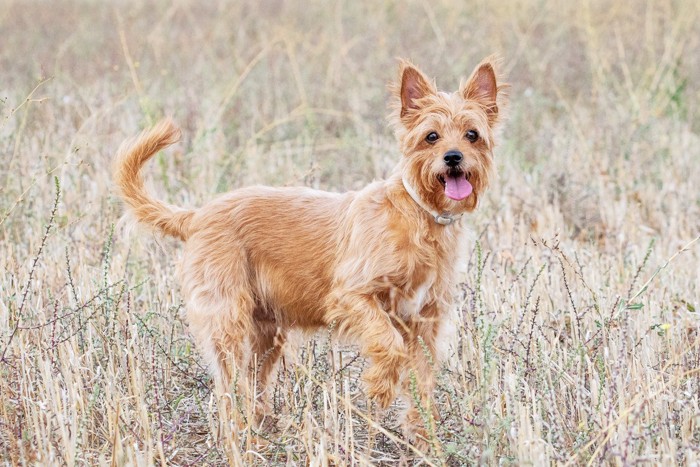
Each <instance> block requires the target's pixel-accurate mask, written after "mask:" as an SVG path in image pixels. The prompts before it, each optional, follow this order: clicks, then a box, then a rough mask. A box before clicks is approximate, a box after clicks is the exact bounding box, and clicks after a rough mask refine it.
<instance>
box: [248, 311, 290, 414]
mask: <svg viewBox="0 0 700 467" xmlns="http://www.w3.org/2000/svg"><path fill="white" fill-rule="evenodd" d="M286 341H287V332H286V331H285V330H283V328H281V327H280V326H278V325H277V323H276V322H274V321H258V320H256V321H255V323H254V330H253V335H252V342H251V344H252V351H253V352H252V355H251V360H250V366H251V370H253V371H254V372H255V381H256V385H257V388H256V406H255V412H256V416H257V417H258V418H262V417H264V416H266V415H269V414H270V412H271V410H270V409H271V407H270V401H271V388H270V387H269V386H270V377H271V376H272V375H273V374H274V370H275V368H276V366H277V361H278V360H279V358H280V356H281V355H282V351H283V348H284V344H285V342H286Z"/></svg>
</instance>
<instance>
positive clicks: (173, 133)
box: [114, 119, 194, 240]
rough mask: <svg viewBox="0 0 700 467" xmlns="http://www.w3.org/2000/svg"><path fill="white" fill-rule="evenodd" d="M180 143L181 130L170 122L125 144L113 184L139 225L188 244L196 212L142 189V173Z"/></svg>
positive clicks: (117, 164) (162, 122) (119, 153)
mask: <svg viewBox="0 0 700 467" xmlns="http://www.w3.org/2000/svg"><path fill="white" fill-rule="evenodd" d="M179 139H180V129H179V128H178V127H176V126H175V124H174V123H173V122H172V120H170V119H166V120H162V121H161V122H159V123H158V124H157V125H156V126H154V127H153V128H151V129H149V130H145V131H144V132H143V133H141V134H140V135H139V136H138V137H137V138H136V139H135V140H129V141H125V142H124V143H123V144H122V146H121V147H120V148H119V151H118V153H117V157H116V160H115V164H114V181H115V183H116V184H117V187H119V191H120V192H121V196H122V199H124V201H125V202H126V204H128V205H129V207H130V208H131V212H132V213H133V214H134V216H135V217H136V219H137V220H138V221H139V222H142V223H144V224H147V225H149V226H151V227H155V228H156V229H158V230H160V231H161V232H163V233H165V234H167V235H172V236H173V237H177V238H179V239H181V240H187V238H188V237H189V235H190V224H191V221H192V216H193V215H194V211H191V210H185V209H182V208H178V207H175V206H170V205H167V204H165V203H163V202H161V201H158V200H156V199H153V198H152V197H151V196H150V194H149V193H148V191H147V190H146V188H145V187H144V185H143V179H142V178H141V175H140V174H139V171H140V170H141V168H142V167H143V165H144V164H145V163H146V161H148V159H150V158H151V157H152V156H153V155H154V154H155V153H157V152H158V151H160V150H161V149H164V148H166V147H168V146H170V145H171V144H174V143H176V142H177V141H178V140H179Z"/></svg>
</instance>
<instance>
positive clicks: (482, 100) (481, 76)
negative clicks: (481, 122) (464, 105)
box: [461, 58, 498, 125]
mask: <svg viewBox="0 0 700 467" xmlns="http://www.w3.org/2000/svg"><path fill="white" fill-rule="evenodd" d="M461 93H462V96H463V97H464V99H466V100H470V101H476V102H478V103H479V104H480V105H481V106H482V107H483V108H484V110H485V111H486V115H487V116H488V119H489V124H491V125H493V123H495V122H496V120H497V119H498V104H497V102H496V96H497V94H498V83H496V71H495V70H494V64H493V61H492V59H490V58H487V59H486V60H484V61H483V62H481V63H480V64H479V65H477V67H476V68H475V69H474V72H472V75H471V76H470V77H469V80H467V82H466V84H464V85H462V88H461Z"/></svg>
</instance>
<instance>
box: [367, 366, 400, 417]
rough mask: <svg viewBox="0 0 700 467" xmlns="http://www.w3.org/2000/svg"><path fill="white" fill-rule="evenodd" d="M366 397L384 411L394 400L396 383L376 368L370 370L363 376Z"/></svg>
mask: <svg viewBox="0 0 700 467" xmlns="http://www.w3.org/2000/svg"><path fill="white" fill-rule="evenodd" d="M364 381H365V384H366V385H367V397H369V398H370V399H372V400H374V401H375V402H376V403H377V405H378V406H379V408H381V409H386V408H387V407H389V406H390V405H391V403H392V402H394V399H396V382H395V381H393V380H392V378H391V377H390V376H389V375H387V374H386V373H385V372H383V371H378V370H377V368H376V367H372V368H370V369H369V370H368V371H367V373H366V374H365V376H364Z"/></svg>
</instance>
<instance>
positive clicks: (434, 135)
mask: <svg viewBox="0 0 700 467" xmlns="http://www.w3.org/2000/svg"><path fill="white" fill-rule="evenodd" d="M438 139H440V135H438V134H437V133H435V132H434V131H431V132H430V133H428V136H426V137H425V140H426V141H427V142H429V143H434V142H435V141H437V140H438Z"/></svg>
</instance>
